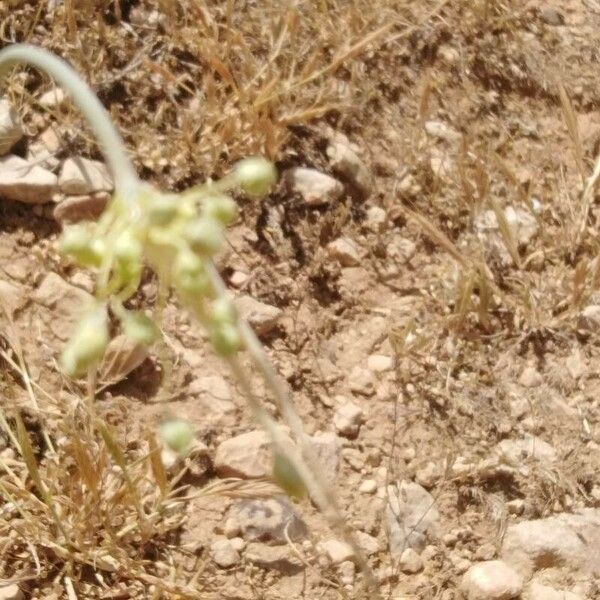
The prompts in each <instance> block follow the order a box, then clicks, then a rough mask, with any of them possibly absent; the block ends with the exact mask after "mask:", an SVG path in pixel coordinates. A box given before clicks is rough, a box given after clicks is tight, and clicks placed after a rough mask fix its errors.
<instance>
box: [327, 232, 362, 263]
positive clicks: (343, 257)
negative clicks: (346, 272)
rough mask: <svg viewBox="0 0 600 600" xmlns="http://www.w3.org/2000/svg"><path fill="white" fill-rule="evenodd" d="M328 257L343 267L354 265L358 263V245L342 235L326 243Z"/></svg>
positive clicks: (359, 261)
mask: <svg viewBox="0 0 600 600" xmlns="http://www.w3.org/2000/svg"><path fill="white" fill-rule="evenodd" d="M327 251H328V253H329V258H331V259H332V260H337V261H338V262H339V263H340V264H341V265H342V266H343V267H356V266H358V265H360V263H361V260H360V255H359V252H358V247H357V246H356V244H355V243H354V242H353V241H352V240H351V239H349V238H346V237H343V238H338V239H337V240H334V241H333V242H330V243H329V244H327Z"/></svg>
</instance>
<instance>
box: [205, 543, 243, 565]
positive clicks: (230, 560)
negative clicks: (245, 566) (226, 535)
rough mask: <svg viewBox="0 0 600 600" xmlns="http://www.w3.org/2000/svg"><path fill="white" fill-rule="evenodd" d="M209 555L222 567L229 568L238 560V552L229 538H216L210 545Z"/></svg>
mask: <svg viewBox="0 0 600 600" xmlns="http://www.w3.org/2000/svg"><path fill="white" fill-rule="evenodd" d="M210 554H211V557H212V559H213V561H214V563H215V564H216V565H218V566H219V567H221V568H222V569H229V568H230V567H233V566H235V565H237V564H238V563H239V562H240V560H241V559H240V553H239V552H238V551H237V550H236V549H235V548H234V546H233V544H232V543H231V540H217V541H216V542H213V544H212V545H211V547H210Z"/></svg>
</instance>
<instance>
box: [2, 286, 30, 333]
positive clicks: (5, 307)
mask: <svg viewBox="0 0 600 600" xmlns="http://www.w3.org/2000/svg"><path fill="white" fill-rule="evenodd" d="M26 302H27V299H26V297H25V293H24V291H23V288H22V287H21V286H19V285H16V284H14V283H10V282H8V281H4V280H3V279H0V322H2V319H3V317H4V316H5V315H4V312H5V311H6V313H7V314H8V316H9V317H10V318H11V319H12V318H13V317H14V316H15V313H16V312H17V311H18V310H20V309H21V308H22V307H23V306H25V303H26Z"/></svg>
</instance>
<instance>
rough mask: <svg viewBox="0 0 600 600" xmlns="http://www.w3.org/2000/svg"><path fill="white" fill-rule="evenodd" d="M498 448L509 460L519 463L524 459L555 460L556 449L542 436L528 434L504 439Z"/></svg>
mask: <svg viewBox="0 0 600 600" xmlns="http://www.w3.org/2000/svg"><path fill="white" fill-rule="evenodd" d="M496 450H497V452H498V453H499V455H500V456H501V457H502V458H503V459H505V460H507V461H508V462H510V463H512V464H514V465H519V464H520V463H521V462H523V461H524V460H530V459H533V460H539V461H547V462H554V461H555V460H556V458H557V457H556V450H555V449H554V448H553V447H552V446H551V445H550V444H548V442H545V441H544V440H542V439H541V438H538V437H536V436H526V437H524V438H522V439H520V440H511V439H507V440H502V441H501V442H500V443H499V444H498V445H497V446H496Z"/></svg>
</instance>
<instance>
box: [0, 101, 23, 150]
mask: <svg viewBox="0 0 600 600" xmlns="http://www.w3.org/2000/svg"><path fill="white" fill-rule="evenodd" d="M22 137H23V127H22V125H21V119H20V118H19V114H18V113H17V111H16V110H15V109H14V108H13V107H12V106H11V104H10V102H9V101H8V100H0V156H3V155H5V154H6V153H7V152H9V150H10V149H11V148H12V147H13V146H14V145H15V144H16V143H17V142H18V141H19V140H20V139H21V138H22Z"/></svg>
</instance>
